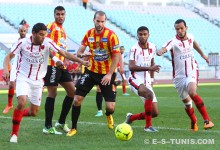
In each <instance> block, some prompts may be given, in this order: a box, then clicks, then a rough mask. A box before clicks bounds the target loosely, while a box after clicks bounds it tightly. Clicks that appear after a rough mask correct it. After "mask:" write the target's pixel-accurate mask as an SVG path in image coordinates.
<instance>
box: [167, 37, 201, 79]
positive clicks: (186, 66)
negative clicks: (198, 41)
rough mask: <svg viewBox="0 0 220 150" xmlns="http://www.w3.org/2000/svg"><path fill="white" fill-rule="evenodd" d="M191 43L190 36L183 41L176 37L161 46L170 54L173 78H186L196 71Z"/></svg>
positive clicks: (196, 66)
mask: <svg viewBox="0 0 220 150" xmlns="http://www.w3.org/2000/svg"><path fill="white" fill-rule="evenodd" d="M193 42H194V37H193V35H192V34H187V40H183V41H182V40H181V39H180V38H179V37H178V36H177V35H176V36H175V37H174V38H172V39H171V40H170V41H169V42H167V43H166V44H165V45H164V46H163V47H165V48H166V49H167V51H170V52H171V57H172V66H173V78H183V77H188V76H191V75H192V74H194V73H195V72H196V71H197V70H198V65H197V63H196V60H195V59H194V52H193Z"/></svg>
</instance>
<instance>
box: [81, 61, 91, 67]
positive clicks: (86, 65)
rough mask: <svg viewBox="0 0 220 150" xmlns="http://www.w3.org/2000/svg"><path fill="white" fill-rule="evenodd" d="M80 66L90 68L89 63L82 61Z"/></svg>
mask: <svg viewBox="0 0 220 150" xmlns="http://www.w3.org/2000/svg"><path fill="white" fill-rule="evenodd" d="M82 64H83V65H84V66H85V67H89V66H90V64H89V61H84V60H83V61H82Z"/></svg>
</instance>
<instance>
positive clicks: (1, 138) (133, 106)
mask: <svg viewBox="0 0 220 150" xmlns="http://www.w3.org/2000/svg"><path fill="white" fill-rule="evenodd" d="M154 91H155V93H156V96H157V99H158V106H159V111H160V114H159V116H158V117H157V118H153V126H155V127H156V128H157V129H158V130H159V132H158V133H146V132H144V125H145V121H136V122H133V123H132V125H131V126H132V128H133V131H134V133H133V137H132V139H131V140H130V141H120V140H118V139H116V137H115V134H114V130H110V129H108V127H107V120H106V117H105V115H104V116H102V117H95V114H96V112H97V108H96V101H95V89H93V90H92V91H91V92H90V93H89V94H88V95H87V97H86V98H85V100H84V102H83V105H82V108H81V115H80V118H79V123H78V130H77V131H78V132H77V134H76V135H75V136H73V137H67V136H66V135H65V134H63V135H45V134H43V133H42V129H43V127H44V103H45V97H46V95H47V92H46V91H45V92H44V93H43V98H42V104H41V108H40V111H39V114H38V116H37V117H24V118H23V120H22V122H21V126H20V131H19V135H18V143H17V144H13V143H9V139H10V132H11V126H12V119H11V116H12V113H13V111H10V112H9V113H8V114H6V115H4V114H3V113H2V111H3V109H4V107H5V105H6V103H7V90H5V91H4V90H2V89H1V90H0V111H1V112H0V149H7V150H10V149H18V150H21V149H24V150H25V149H28V150H30V149H39V150H41V149H45V150H46V149H47V150H50V149H51V150H52V149H53V150H54V149H63V150H68V149H80V150H81V149H87V150H92V149H94V150H99V149H100V150H103V149H112V150H113V149H118V150H121V149H131V150H142V149H143V150H146V149H163V150H164V149H200V150H201V149H219V148H218V147H219V146H220V139H219V137H220V84H199V88H198V93H199V95H200V96H201V97H202V98H203V101H204V103H205V105H206V108H207V111H208V113H209V116H210V118H211V120H212V122H213V123H214V124H215V127H214V128H213V129H211V130H207V131H206V130H204V129H203V119H202V117H201V115H200V114H199V112H198V111H197V108H196V107H195V105H193V106H194V109H195V114H196V116H197V120H198V126H199V131H198V132H191V131H190V130H189V127H190V119H189V118H188V116H187V114H186V113H185V110H184V105H183V103H182V102H181V100H180V98H179V97H178V95H177V92H176V90H175V89H174V87H173V85H155V87H154ZM128 92H129V93H130V96H123V95H122V93H121V89H120V87H119V89H118V91H117V101H116V109H115V113H114V122H115V127H116V125H118V124H120V123H122V122H124V120H125V116H126V113H128V112H131V113H139V112H142V111H143V110H144V109H143V107H144V106H143V102H142V101H141V100H140V99H139V97H138V96H136V95H135V94H133V93H131V92H130V91H129V90H128ZM64 96H65V92H64V91H63V90H62V89H60V90H59V92H58V95H57V98H56V103H55V111H54V117H53V124H55V122H56V120H57V119H58V118H59V114H60V110H61V106H62V101H63V98H64ZM16 104H17V102H16V98H14V100H13V105H14V107H15V106H16ZM27 104H28V103H27ZM104 109H105V103H104V102H103V110H104ZM67 123H68V125H69V127H71V111H70V113H69V115H68V117H67Z"/></svg>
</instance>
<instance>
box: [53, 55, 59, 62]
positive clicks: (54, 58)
mask: <svg viewBox="0 0 220 150" xmlns="http://www.w3.org/2000/svg"><path fill="white" fill-rule="evenodd" d="M52 60H53V61H54V62H55V63H56V62H58V61H60V60H59V58H57V57H56V56H53V58H52Z"/></svg>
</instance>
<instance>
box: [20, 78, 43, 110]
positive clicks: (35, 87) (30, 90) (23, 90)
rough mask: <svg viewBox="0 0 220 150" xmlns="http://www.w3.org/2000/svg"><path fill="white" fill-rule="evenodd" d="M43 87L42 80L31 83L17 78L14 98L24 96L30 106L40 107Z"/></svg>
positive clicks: (31, 81)
mask: <svg viewBox="0 0 220 150" xmlns="http://www.w3.org/2000/svg"><path fill="white" fill-rule="evenodd" d="M23 78H24V77H23ZM43 85H44V82H43V80H42V79H41V80H36V81H33V80H30V79H20V78H19V77H18V78H17V80H16V96H17V97H18V96H21V95H26V96H27V97H28V99H29V101H30V102H31V103H32V104H34V105H37V106H40V104H41V97H42V89H43Z"/></svg>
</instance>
